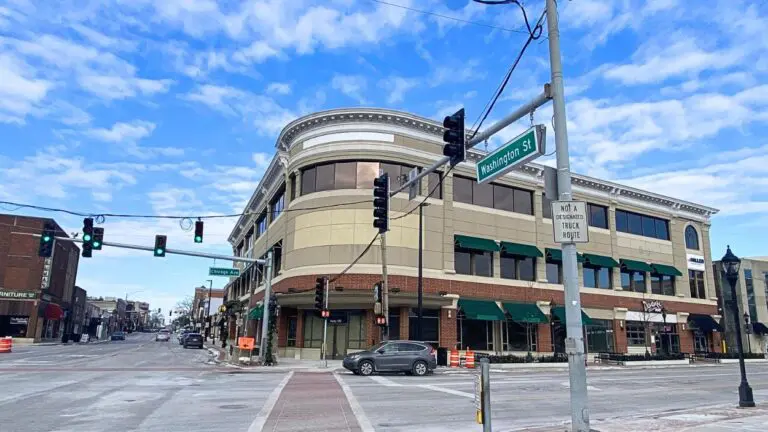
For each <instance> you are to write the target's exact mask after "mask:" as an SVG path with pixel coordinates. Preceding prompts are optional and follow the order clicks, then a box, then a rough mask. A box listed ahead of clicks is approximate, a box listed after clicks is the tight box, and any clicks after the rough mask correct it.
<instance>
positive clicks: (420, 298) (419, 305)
mask: <svg viewBox="0 0 768 432" xmlns="http://www.w3.org/2000/svg"><path fill="white" fill-rule="evenodd" d="M428 205H429V203H426V202H423V203H421V204H419V277H418V287H417V299H416V340H418V341H421V340H422V337H423V336H422V330H421V326H422V319H423V314H424V282H423V279H424V273H423V272H424V270H423V269H424V256H423V255H424V246H423V244H422V243H423V240H422V237H423V236H424V234H423V232H424V207H427V206H428Z"/></svg>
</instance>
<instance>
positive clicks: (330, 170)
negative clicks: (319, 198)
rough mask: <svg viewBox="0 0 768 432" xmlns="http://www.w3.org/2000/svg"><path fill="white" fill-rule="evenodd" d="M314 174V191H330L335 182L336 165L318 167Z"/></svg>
mask: <svg viewBox="0 0 768 432" xmlns="http://www.w3.org/2000/svg"><path fill="white" fill-rule="evenodd" d="M316 172H317V174H316V178H315V190H316V191H318V192H320V191H327V190H332V189H333V185H334V182H335V180H336V165H335V164H326V165H318V166H317V168H316Z"/></svg>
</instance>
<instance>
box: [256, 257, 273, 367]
mask: <svg viewBox="0 0 768 432" xmlns="http://www.w3.org/2000/svg"><path fill="white" fill-rule="evenodd" d="M270 296H272V250H271V249H270V251H269V252H267V259H266V260H265V261H264V309H263V312H262V314H261V317H262V319H261V342H260V343H259V359H260V360H261V364H262V365H265V364H266V362H267V358H266V356H265V355H266V353H267V339H268V338H267V333H269V318H270V317H269V298H270Z"/></svg>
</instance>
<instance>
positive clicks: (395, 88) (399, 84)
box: [379, 76, 419, 105]
mask: <svg viewBox="0 0 768 432" xmlns="http://www.w3.org/2000/svg"><path fill="white" fill-rule="evenodd" d="M418 85H419V80H418V79H416V78H404V77H400V76H391V77H388V78H385V79H383V80H381V81H379V87H380V88H382V89H384V90H385V91H386V93H387V103H388V104H390V105H391V104H396V103H399V102H402V101H403V99H404V98H405V94H406V93H407V92H408V91H409V90H411V89H413V88H415V87H417V86H418Z"/></svg>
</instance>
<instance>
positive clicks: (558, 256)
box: [545, 248, 584, 262]
mask: <svg viewBox="0 0 768 432" xmlns="http://www.w3.org/2000/svg"><path fill="white" fill-rule="evenodd" d="M545 252H546V254H547V259H548V260H550V261H557V262H563V251H561V250H560V249H553V248H546V249H545ZM576 261H578V262H584V255H582V254H580V253H577V254H576Z"/></svg>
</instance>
